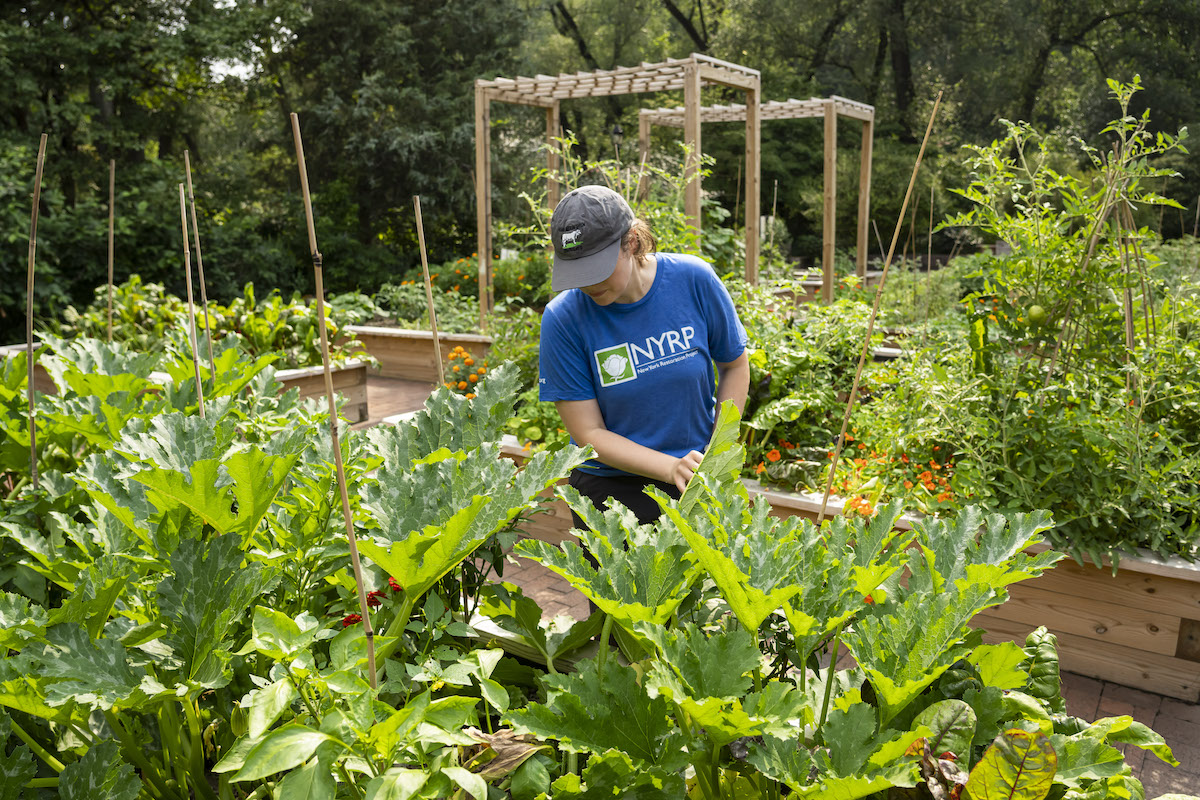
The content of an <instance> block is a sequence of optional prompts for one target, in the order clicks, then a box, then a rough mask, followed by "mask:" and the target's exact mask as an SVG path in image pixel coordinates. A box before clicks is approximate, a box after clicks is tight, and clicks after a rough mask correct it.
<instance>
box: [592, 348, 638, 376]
mask: <svg viewBox="0 0 1200 800" xmlns="http://www.w3.org/2000/svg"><path fill="white" fill-rule="evenodd" d="M593 355H594V356H595V358H596V367H597V368H598V369H599V370H600V385H601V386H616V385H617V384H618V383H624V382H625V381H631V380H633V379H634V378H636V377H637V372H636V371H635V370H634V368H633V358H632V356H630V354H629V344H628V343H624V344H619V345H617V346H616V347H608V348H605V349H603V350H596V351H595V352H594V353H593Z"/></svg>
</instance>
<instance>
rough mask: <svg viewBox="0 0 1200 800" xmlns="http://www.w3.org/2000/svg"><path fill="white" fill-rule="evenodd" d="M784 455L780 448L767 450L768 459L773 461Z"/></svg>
mask: <svg viewBox="0 0 1200 800" xmlns="http://www.w3.org/2000/svg"><path fill="white" fill-rule="evenodd" d="M782 457H783V456H782V455H781V454H780V452H779V451H778V450H768V451H767V461H772V462H774V461H778V460H779V459H780V458H782Z"/></svg>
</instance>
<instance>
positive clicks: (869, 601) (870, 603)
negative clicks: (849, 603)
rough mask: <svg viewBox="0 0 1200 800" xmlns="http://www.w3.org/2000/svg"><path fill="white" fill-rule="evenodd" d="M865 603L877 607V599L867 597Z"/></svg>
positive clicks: (864, 599)
mask: <svg viewBox="0 0 1200 800" xmlns="http://www.w3.org/2000/svg"><path fill="white" fill-rule="evenodd" d="M863 602H864V603H866V604H867V605H869V606H873V605H875V598H874V597H871V595H867V596H866V597H864V598H863Z"/></svg>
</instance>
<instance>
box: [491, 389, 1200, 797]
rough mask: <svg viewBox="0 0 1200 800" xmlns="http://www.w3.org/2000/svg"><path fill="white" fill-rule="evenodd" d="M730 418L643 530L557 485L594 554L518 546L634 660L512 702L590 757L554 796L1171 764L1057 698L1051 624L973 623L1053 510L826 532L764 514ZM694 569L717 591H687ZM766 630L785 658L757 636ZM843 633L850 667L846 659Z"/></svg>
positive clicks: (1117, 784)
mask: <svg viewBox="0 0 1200 800" xmlns="http://www.w3.org/2000/svg"><path fill="white" fill-rule="evenodd" d="M737 426H738V420H737V415H736V412H735V411H733V410H732V407H731V406H729V405H727V406H726V408H725V409H723V411H722V416H721V419H720V420H719V422H718V427H717V431H716V433H715V434H714V441H713V443H712V444H711V445H710V448H709V450H708V452H707V453H706V456H705V460H704V461H703V462H702V464H701V466H700V470H699V472H698V473H697V476H696V477H695V478H693V480H692V482H691V483H690V484H689V486H688V489H687V491H686V492H685V493H684V495H683V497H682V498H681V499H680V500H679V501H671V500H669V499H668V498H667V497H666V496H665V495H662V494H661V493H656V498H657V499H658V501H659V503H660V505H661V506H662V508H663V513H664V518H663V519H662V520H661V521H660V522H659V523H656V524H655V525H654V526H638V525H637V524H636V521H635V520H634V518H633V516H632V514H630V513H629V512H628V511H627V510H626V509H624V508H622V507H620V506H619V504H614V506H613V508H611V509H609V510H608V511H606V512H604V513H603V514H601V513H599V512H597V511H595V510H594V509H591V508H590V507H589V506H588V504H587V503H586V502H584V501H581V499H580V497H579V496H578V495H577V494H576V493H574V492H572V491H569V490H564V491H562V492H561V494H562V496H563V497H564V499H566V500H567V502H568V503H569V504H571V505H572V507H573V508H574V509H575V510H576V511H578V512H579V513H580V514H581V515H582V516H583V518H584V521H585V522H586V524H587V527H588V530H585V531H581V532H580V541H581V543H582V545H583V546H584V547H586V548H587V550H588V552H589V553H590V555H591V558H590V559H589V558H587V557H585V555H584V552H583V550H582V549H581V548H580V547H578V546H575V545H573V544H565V545H564V546H563V547H562V549H561V550H560V549H558V548H555V547H553V546H550V545H547V544H545V543H542V542H534V541H525V542H521V543H520V544H518V546H517V550H518V552H520V553H522V554H523V555H526V556H529V557H531V558H535V559H537V560H540V561H541V562H542V563H543V564H545V565H546V566H547V567H549V568H550V569H551V570H553V571H555V572H557V573H559V574H561V575H563V576H564V577H565V578H567V580H569V581H570V582H571V583H572V584H573V585H575V586H576V587H577V588H579V589H580V590H581V591H582V592H583V593H584V594H586V595H587V596H588V598H589V599H590V600H592V602H594V603H595V604H596V605H597V606H599V607H600V608H601V609H602V610H603V611H605V612H607V613H608V614H609V620H610V621H609V622H606V624H605V630H606V631H607V630H609V629H610V627H611V628H612V629H613V630H614V631H616V630H619V631H620V632H621V634H622V636H623V638H621V637H619V640H620V641H622V642H623V644H624V645H625V649H626V650H627V653H628V656H629V658H630V660H631V661H632V663H631V664H629V665H628V666H626V665H623V664H620V663H617V662H616V661H614V660H613V659H612V658H611V657H607V656H606V654H605V650H606V648H602V650H601V652H600V654H599V655H598V656H597V657H596V658H594V659H591V660H588V661H586V662H583V663H582V664H580V665H578V670H577V671H576V672H574V673H572V674H551V675H548V676H546V677H545V678H544V679H543V683H544V685H545V688H546V698H545V700H544V701H542V702H537V703H531V704H530V705H528V706H527V707H526V708H523V709H515V710H513V711H510V712H509V713H508V714H507V715H506V717H505V719H506V721H507V722H508V723H509V724H511V725H512V727H513V728H514V729H515V730H516V731H518V732H522V733H526V734H530V735H533V736H535V737H537V738H538V739H540V740H545V741H554V742H557V743H558V746H559V747H560V748H563V749H565V750H567V751H569V752H572V753H578V754H585V755H586V756H587V764H586V767H585V768H584V769H583V770H582V771H581V772H580V773H579V774H574V773H570V774H564V775H562V776H560V777H558V778H557V779H555V780H554V781H553V782H552V783H548V796H550V797H553V798H556V800H557V799H558V798H569V797H608V796H612V791H613V788H614V787H621V788H628V787H636V790H637V796H638V797H663V798H666V797H680V796H683V795H684V794H685V793H687V794H688V796H693V797H705V798H718V797H722V798H724V797H729V798H732V797H738V798H747V797H749V798H772V797H779V796H781V795H783V794H787V795H788V796H794V797H810V798H842V799H843V800H850V799H851V798H857V797H869V796H883V795H882V793H884V792H886V791H888V790H890V789H898V790H906V791H907V790H915V789H916V787H918V786H921V785H923V786H925V787H926V789H927V790H928V792H929V793H930V794H931V795H932V796H933V797H959V796H962V795H963V792H964V791H965V796H969V797H973V798H979V799H980V800H982V798H989V797H1007V798H1027V799H1028V800H1040V798H1043V797H1046V796H1047V795H1048V793H1049V792H1051V791H1052V790H1053V791H1055V792H1057V796H1060V797H1077V798H1082V797H1090V796H1097V797H1098V796H1117V795H1119V796H1137V794H1138V793H1140V786H1139V785H1138V784H1137V781H1136V780H1135V779H1133V778H1132V776H1131V774H1130V770H1129V768H1128V767H1127V766H1126V765H1125V764H1124V763H1123V758H1122V756H1121V754H1120V752H1119V751H1118V750H1117V749H1116V748H1115V746H1114V745H1116V744H1119V743H1132V744H1134V745H1137V746H1140V747H1144V748H1146V749H1148V750H1150V751H1151V752H1153V753H1155V754H1156V755H1158V756H1160V757H1161V758H1163V759H1164V760H1166V761H1168V762H1170V763H1176V762H1174V759H1173V758H1172V756H1171V753H1170V750H1169V749H1168V748H1167V747H1166V745H1165V743H1164V742H1163V740H1162V738H1161V737H1159V736H1157V735H1156V734H1154V733H1153V732H1152V731H1150V730H1149V729H1148V728H1146V727H1145V726H1143V725H1140V724H1138V723H1136V722H1134V721H1133V720H1131V719H1130V718H1128V717H1122V718H1109V719H1104V720H1099V721H1097V722H1095V723H1088V722H1086V721H1083V720H1079V719H1076V718H1073V717H1069V716H1067V715H1065V714H1064V713H1063V706H1062V699H1061V696H1060V694H1059V687H1058V683H1057V680H1058V678H1057V675H1058V671H1057V657H1056V654H1055V649H1054V640H1053V637H1052V636H1049V635H1047V634H1046V633H1045V632H1044V630H1042V631H1038V632H1035V633H1034V634H1032V635H1031V636H1030V639H1029V641H1028V643H1027V647H1026V648H1024V649H1023V648H1021V647H1019V646H1017V645H1015V644H1012V643H1006V644H1000V645H984V644H982V643H981V635H980V632H979V631H977V630H973V629H972V628H971V627H970V621H971V619H972V617H974V616H975V614H977V613H978V612H980V611H982V610H984V609H986V608H989V607H992V606H995V605H998V604H1000V603H1002V602H1003V601H1004V600H1005V599H1006V597H1007V594H1006V589H1005V587H1006V586H1008V585H1009V584H1012V583H1015V582H1018V581H1022V580H1027V579H1030V578H1033V577H1036V576H1037V575H1039V574H1041V573H1042V572H1043V571H1045V570H1046V569H1049V568H1050V567H1051V566H1052V565H1053V563H1054V562H1055V561H1056V560H1058V559H1059V558H1060V557H1061V556H1060V555H1059V554H1056V553H1053V552H1044V553H1041V554H1038V555H1032V556H1031V555H1027V554H1026V553H1025V550H1026V549H1027V548H1029V547H1030V546H1031V545H1033V544H1036V543H1037V542H1039V541H1041V536H1040V534H1041V533H1042V532H1044V531H1045V530H1047V529H1048V528H1049V527H1050V524H1051V523H1050V519H1049V517H1048V515H1046V514H1045V513H1043V512H1035V513H1032V514H1012V515H999V514H996V515H984V514H983V513H982V512H981V511H979V510H978V509H966V510H964V511H963V512H962V513H961V514H960V515H959V516H958V518H957V519H956V520H953V521H951V520H929V521H925V522H923V523H921V524H919V525H918V526H917V527H916V529H915V530H914V531H913V532H912V533H901V532H899V531H898V530H897V529H896V528H895V527H894V525H895V522H896V520H897V519H898V517H899V516H900V511H901V509H900V506H899V505H898V504H892V505H889V506H888V507H886V508H884V509H881V510H880V512H879V513H878V515H877V516H875V517H874V518H873V519H871V520H865V519H862V518H856V519H846V518H839V519H835V520H833V521H831V522H829V523H827V524H826V525H824V526H822V527H820V528H818V527H817V526H815V525H813V524H812V523H811V522H808V521H798V520H796V519H795V518H789V519H778V518H775V517H772V516H771V515H770V513H769V507H768V505H767V504H766V503H765V502H761V501H759V502H751V500H750V498H749V496H748V494H747V492H746V490H745V488H744V487H743V485H742V484H741V483H740V482H739V481H738V480H737V474H738V472H739V471H740V467H741V463H742V459H743V458H744V451H743V449H742V446H741V445H739V444H738V443H737ZM701 580H702V581H703V585H711V586H712V587H713V589H714V590H715V591H714V592H713V593H712V594H711V595H709V594H706V593H705V592H704V591H701V592H700V593H699V596H700V597H707V602H703V603H696V602H694V598H695V597H696V594H695V593H694V591H693V590H694V586H695V584H696V583H697V582H698V581H701ZM713 609H716V611H717V613H715V614H714V613H711V612H712V610H713ZM778 637H786V639H787V641H788V642H789V643H790V644H789V646H788V647H787V648H786V649H785V650H783V651H780V650H779V648H776V647H773V646H772V645H771V643H770V642H769V641H768V640H769V639H773V638H778ZM607 638H608V637H607V635H605V634H602V635H601V641H602V642H604V641H607ZM842 647H844V648H845V649H846V651H847V653H848V654H849V655H850V656H851V657H852V659H853V666H851V667H849V668H847V669H842V670H838V669H837V661H838V656H839V654H840V651H841V648H842ZM780 661H785V662H786V663H784V664H782V665H781V664H779V663H773V662H780ZM964 787H965V789H964ZM1113 793H1115V794H1113ZM1121 793H1127V794H1121ZM904 796H913V797H918V796H923V795H922V794H919V793H912V794H909V795H904Z"/></svg>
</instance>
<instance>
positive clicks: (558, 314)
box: [539, 186, 750, 526]
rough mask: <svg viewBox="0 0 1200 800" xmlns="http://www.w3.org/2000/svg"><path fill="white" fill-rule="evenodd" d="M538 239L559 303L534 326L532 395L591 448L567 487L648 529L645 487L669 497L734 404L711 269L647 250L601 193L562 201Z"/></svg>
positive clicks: (742, 360)
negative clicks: (624, 511)
mask: <svg viewBox="0 0 1200 800" xmlns="http://www.w3.org/2000/svg"><path fill="white" fill-rule="evenodd" d="M550 238H551V239H552V240H553V243H554V271H553V277H552V279H551V286H552V288H553V289H554V290H555V291H556V292H561V294H558V295H557V296H556V297H555V298H554V299H553V300H551V301H550V304H549V305H548V306H547V307H546V311H545V314H544V315H543V317H542V339H541V350H540V361H539V373H540V374H539V384H540V387H539V390H540V397H541V399H542V400H551V401H553V402H554V404H555V407H556V408H557V409H558V413H559V415H560V416H561V417H562V420H563V425H564V426H565V427H566V429H567V432H568V433H569V434H570V435H571V440H572V441H573V442H574V443H575V444H576V445H579V446H581V447H582V446H584V445H591V446H592V447H593V448H595V450H596V457H595V458H594V459H591V460H590V461H588V462H587V463H586V464H584V465H583V466H581V467H579V468H578V469H576V470H575V471H573V472H572V473H571V479H570V483H571V485H572V486H574V487H575V488H576V489H577V490H578V491H579V493H580V494H582V495H584V496H585V497H588V498H590V499H591V500H592V502H593V503H594V504H595V505H596V506H597V507H598V508H601V509H604V508H606V507H607V501H608V500H609V499H616V500H618V501H619V502H620V503H621V504H623V505H624V506H626V507H627V508H629V509H630V510H631V511H633V512H634V513H635V514H636V515H637V518H638V520H639V521H640V522H642V523H648V522H652V521H653V520H655V519H657V518H658V516H659V507H658V504H657V503H656V502H655V501H654V500H653V499H652V498H651V497H649V496H648V495H646V494H645V493H644V490H645V488H646V487H647V486H657V487H659V488H660V489H662V490H663V491H665V492H666V493H667V494H669V495H671V496H672V497H676V498H677V497H679V496H680V494H681V493H682V492H683V490H684V487H686V486H687V483H688V481H689V480H691V477H692V475H693V474H694V472H695V470H696V467H697V466H698V465H699V463H700V458H701V453H700V451H701V450H703V449H704V447H705V445H706V444H707V443H708V440H709V438H710V436H711V435H712V430H713V425H714V420H715V415H716V409H717V407H718V406H719V405H720V404H721V403H722V402H723V401H725V400H732V401H733V402H734V403H735V404H736V405H737V407H738V409H739V410H740V409H742V408H743V407H744V406H745V403H746V393H747V391H748V389H749V384H750V364H749V360H748V359H747V354H746V331H745V329H744V328H743V327H742V324H741V322H740V321H739V320H738V316H737V311H736V309H735V308H734V306H733V301H732V300H731V299H730V297H729V293H728V292H727V291H726V290H725V287H724V286H723V285H722V284H721V281H720V280H719V279H718V278H717V276H716V273H714V272H713V269H712V267H711V266H709V265H708V264H707V263H706V262H704V261H702V260H700V259H699V258H696V257H695V256H687V255H677V254H669V253H658V252H656V249H655V241H654V237H653V235H652V234H651V232H650V228H649V226H648V225H647V224H646V223H645V222H644V221H642V220H639V219H635V218H634V214H633V210H632V209H631V208H630V207H629V204H628V203H626V202H625V200H624V198H622V197H621V195H619V194H617V193H616V192H614V191H612V190H611V189H608V188H606V187H603V186H583V187H580V188H578V189H576V190H574V191H573V192H570V193H568V194H567V195H566V196H565V197H563V198H562V200H561V201H560V202H559V204H558V207H557V208H556V209H555V210H554V214H553V216H552V217H551V220H550ZM714 363H715V372H714ZM575 524H576V525H577V526H581V525H582V521H581V520H580V519H579V518H578V517H576V518H575Z"/></svg>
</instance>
